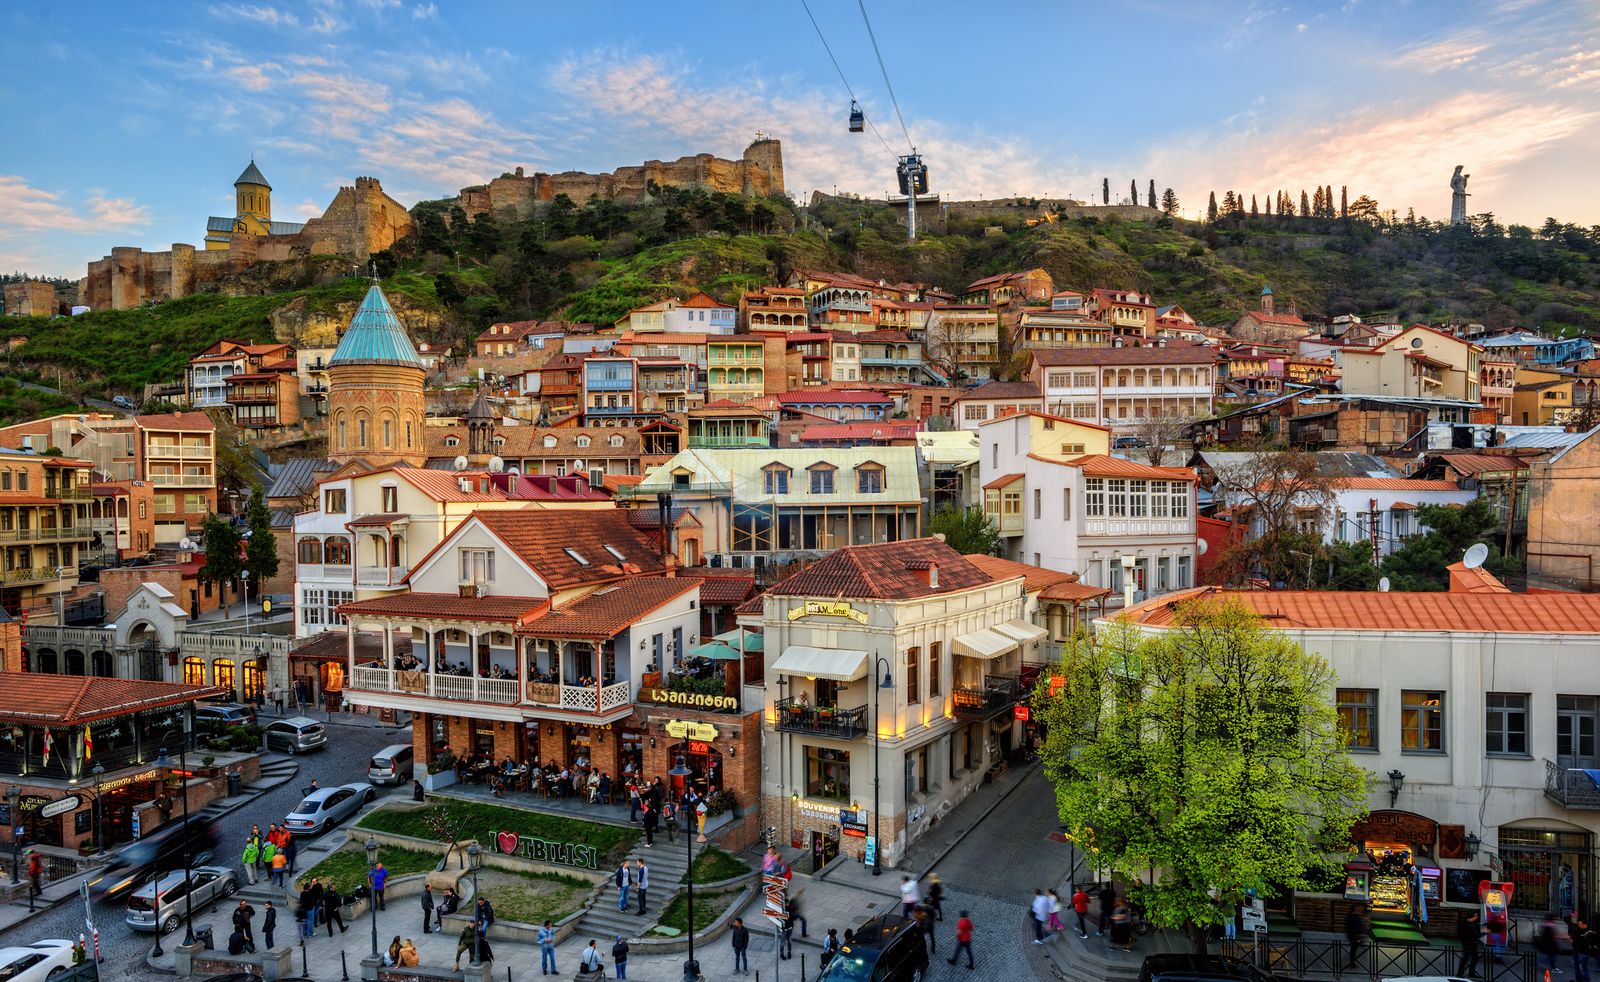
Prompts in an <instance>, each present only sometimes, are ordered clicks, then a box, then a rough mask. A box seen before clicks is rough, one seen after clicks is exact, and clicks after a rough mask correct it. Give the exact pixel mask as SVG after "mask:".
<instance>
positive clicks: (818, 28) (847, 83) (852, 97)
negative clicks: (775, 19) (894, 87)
mask: <svg viewBox="0 0 1600 982" xmlns="http://www.w3.org/2000/svg"><path fill="white" fill-rule="evenodd" d="M800 6H802V7H804V8H805V11H806V17H808V18H810V20H811V27H812V29H813V30H815V31H816V32H817V40H818V41H821V42H822V50H824V51H826V52H827V53H828V60H829V61H831V62H833V69H834V71H836V72H838V73H839V81H841V82H843V83H844V90H845V91H846V92H848V93H850V101H851V102H852V103H854V104H855V105H856V107H857V108H860V101H859V100H858V99H856V93H855V90H854V89H852V88H851V87H850V80H849V79H848V78H845V77H844V69H843V68H841V67H839V59H838V58H835V57H834V56H833V49H832V48H831V47H829V46H828V39H827V38H825V37H823V36H822V27H821V25H819V24H818V23H817V18H816V15H814V14H812V13H811V5H810V4H808V3H806V0H800ZM889 98H890V100H893V99H894V93H893V92H890V93H889ZM895 111H896V112H898V111H899V110H898V108H897V109H896V110H895ZM861 118H862V119H864V120H866V121H867V125H868V126H870V127H872V135H873V136H875V137H877V138H878V142H879V143H881V144H883V149H885V150H887V151H889V153H891V154H893V153H894V148H893V147H891V146H889V141H888V140H885V139H884V138H883V134H882V133H879V132H878V124H877V123H874V122H873V121H872V118H871V117H870V116H868V115H867V114H866V113H865V112H863V113H862V114H861Z"/></svg>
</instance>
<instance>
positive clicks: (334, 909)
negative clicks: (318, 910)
mask: <svg viewBox="0 0 1600 982" xmlns="http://www.w3.org/2000/svg"><path fill="white" fill-rule="evenodd" d="M322 919H323V921H324V922H326V923H327V925H328V937H330V938H331V937H333V922H334V921H338V922H339V933H340V934H343V933H344V932H345V930H346V929H345V925H344V898H343V897H341V896H339V888H338V887H336V886H334V885H333V884H331V883H330V884H328V889H326V890H324V891H323V893H322Z"/></svg>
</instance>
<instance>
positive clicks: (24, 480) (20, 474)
mask: <svg viewBox="0 0 1600 982" xmlns="http://www.w3.org/2000/svg"><path fill="white" fill-rule="evenodd" d="M17 490H18V491H26V490H28V472H27V471H17Z"/></svg>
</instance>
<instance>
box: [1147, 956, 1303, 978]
mask: <svg viewBox="0 0 1600 982" xmlns="http://www.w3.org/2000/svg"><path fill="white" fill-rule="evenodd" d="M1139 982H1288V980H1287V979H1286V978H1285V977H1284V976H1275V975H1272V974H1271V973H1268V972H1264V971H1262V970H1261V969H1259V968H1257V967H1256V966H1254V965H1252V964H1250V963H1249V962H1247V961H1244V960H1242V959H1238V958H1229V957H1228V956H1226V955H1191V954H1184V953H1182V952H1173V953H1170V954H1165V955H1149V956H1146V958H1145V960H1144V964H1142V965H1140V966H1139Z"/></svg>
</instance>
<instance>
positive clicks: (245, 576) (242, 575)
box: [239, 569, 250, 638]
mask: <svg viewBox="0 0 1600 982" xmlns="http://www.w3.org/2000/svg"><path fill="white" fill-rule="evenodd" d="M239 580H240V581H241V582H242V583H243V584H244V636H245V637H247V638H248V637H249V636H250V571H249V570H247V569H241V570H240V571H239Z"/></svg>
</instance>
